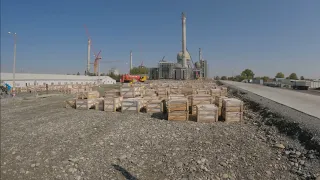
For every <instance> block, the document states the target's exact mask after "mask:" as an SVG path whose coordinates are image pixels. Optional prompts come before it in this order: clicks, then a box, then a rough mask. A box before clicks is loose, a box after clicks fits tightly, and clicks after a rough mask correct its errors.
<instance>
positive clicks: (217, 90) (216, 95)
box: [210, 88, 222, 99]
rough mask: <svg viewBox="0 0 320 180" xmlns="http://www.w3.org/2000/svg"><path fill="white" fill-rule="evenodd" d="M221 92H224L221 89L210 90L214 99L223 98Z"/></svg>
mask: <svg viewBox="0 0 320 180" xmlns="http://www.w3.org/2000/svg"><path fill="white" fill-rule="evenodd" d="M221 92H222V90H221V89H220V88H219V89H210V95H211V97H212V98H213V99H215V98H216V97H219V96H221Z"/></svg>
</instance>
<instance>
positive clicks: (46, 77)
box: [0, 73, 116, 87]
mask: <svg viewBox="0 0 320 180" xmlns="http://www.w3.org/2000/svg"><path fill="white" fill-rule="evenodd" d="M0 77H1V83H7V84H9V85H10V86H12V85H13V75H12V73H1V76H0ZM98 82H100V83H102V84H115V83H116V80H114V79H112V78H111V77H109V76H100V79H99V77H98V76H84V75H64V74H29V73H16V74H15V85H16V87H28V86H34V85H46V84H47V85H73V84H74V85H75V84H79V85H80V84H83V85H84V84H97V83H98Z"/></svg>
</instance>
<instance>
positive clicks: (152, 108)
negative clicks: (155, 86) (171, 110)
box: [146, 100, 164, 113]
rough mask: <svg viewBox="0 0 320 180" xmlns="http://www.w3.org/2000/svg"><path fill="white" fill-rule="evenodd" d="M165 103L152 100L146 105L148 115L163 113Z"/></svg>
mask: <svg viewBox="0 0 320 180" xmlns="http://www.w3.org/2000/svg"><path fill="white" fill-rule="evenodd" d="M163 106H164V101H163V100H151V101H149V102H148V103H147V105H146V112H147V113H156V112H163Z"/></svg>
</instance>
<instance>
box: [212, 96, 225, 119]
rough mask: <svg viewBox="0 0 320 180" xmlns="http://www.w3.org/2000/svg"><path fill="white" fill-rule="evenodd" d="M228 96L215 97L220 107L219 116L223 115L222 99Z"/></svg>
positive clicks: (216, 103)
mask: <svg viewBox="0 0 320 180" xmlns="http://www.w3.org/2000/svg"><path fill="white" fill-rule="evenodd" d="M226 98H227V97H226V96H216V97H215V102H214V104H215V105H216V106H217V107H218V109H219V116H221V115H222V114H221V112H222V100H223V99H226Z"/></svg>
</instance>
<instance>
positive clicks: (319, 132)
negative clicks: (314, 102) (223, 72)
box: [229, 86, 320, 152]
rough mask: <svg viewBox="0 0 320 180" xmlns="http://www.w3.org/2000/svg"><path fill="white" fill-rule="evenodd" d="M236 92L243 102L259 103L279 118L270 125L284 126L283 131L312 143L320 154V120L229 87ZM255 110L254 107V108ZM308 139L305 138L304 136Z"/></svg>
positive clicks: (274, 119) (234, 87) (258, 104)
mask: <svg viewBox="0 0 320 180" xmlns="http://www.w3.org/2000/svg"><path fill="white" fill-rule="evenodd" d="M229 88H231V89H232V90H233V91H234V92H235V91H239V92H240V93H237V94H238V95H237V97H238V98H241V99H242V100H248V101H252V102H255V103H257V105H255V106H260V107H261V108H266V109H267V110H268V111H271V112H273V113H274V114H275V115H277V116H278V118H273V119H270V118H269V119H270V120H271V121H274V122H271V121H269V122H268V123H272V124H273V125H276V124H277V123H279V122H280V123H281V124H278V126H284V127H280V128H286V129H283V131H287V132H286V133H289V135H291V136H292V137H293V138H296V139H300V141H301V142H302V143H303V142H306V141H309V140H310V141H312V142H310V143H311V144H309V145H310V146H313V147H311V148H313V149H316V150H317V151H318V152H320V119H318V118H316V117H313V116H310V115H308V114H305V113H302V112H300V111H297V110H295V109H292V108H290V107H287V106H285V105H282V104H279V103H277V102H275V101H272V100H270V99H267V98H264V97H262V96H259V95H257V94H254V93H252V92H249V91H246V90H243V89H240V88H238V87H236V86H229ZM253 108H254V107H253ZM289 125H290V126H291V128H287V126H289ZM306 134H307V136H308V137H304V136H306Z"/></svg>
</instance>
